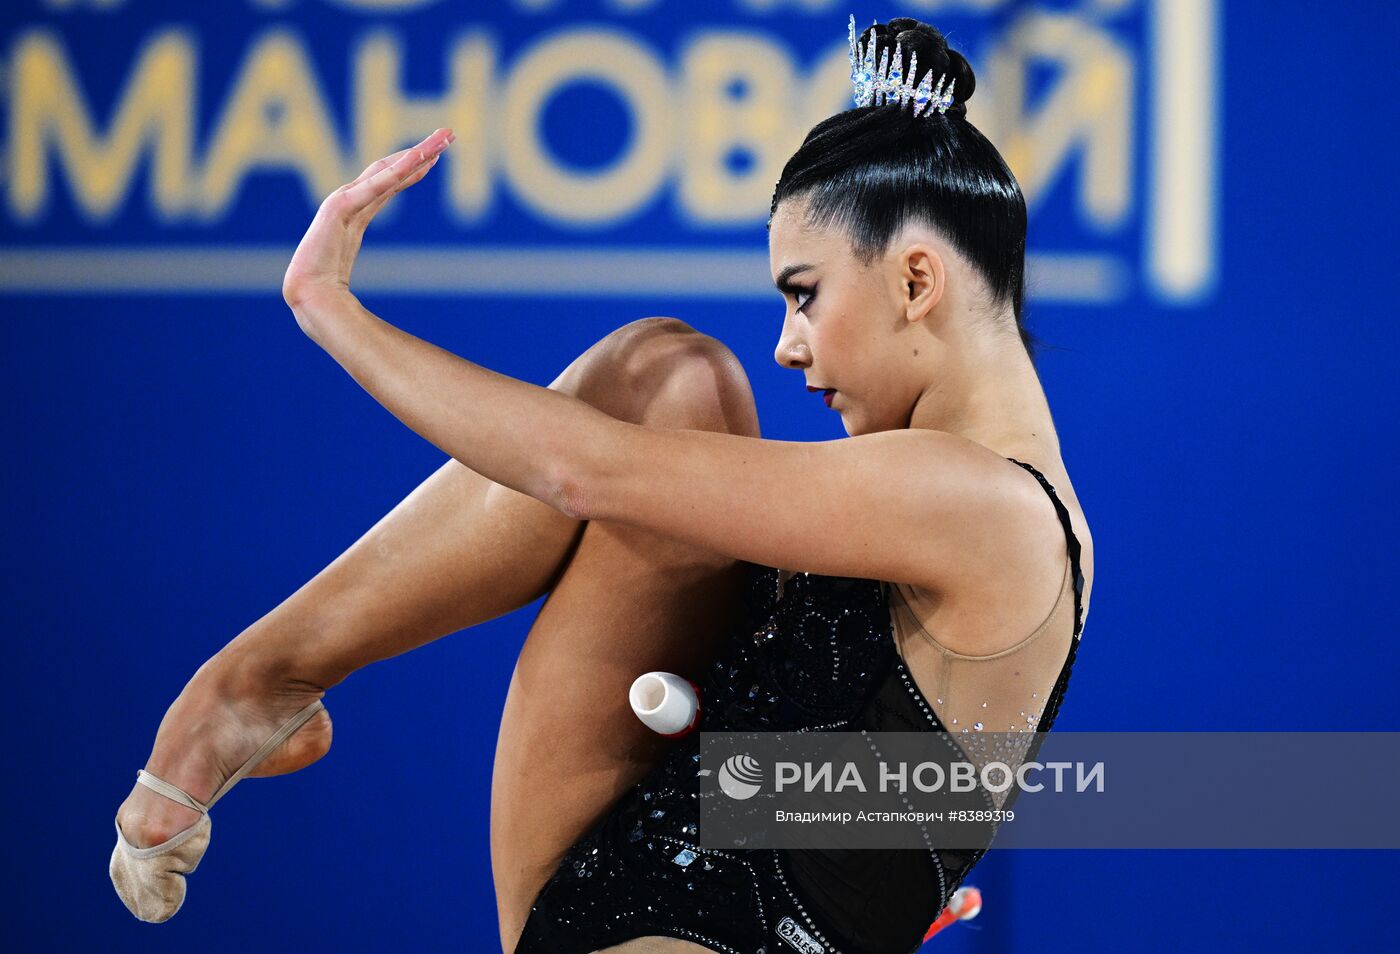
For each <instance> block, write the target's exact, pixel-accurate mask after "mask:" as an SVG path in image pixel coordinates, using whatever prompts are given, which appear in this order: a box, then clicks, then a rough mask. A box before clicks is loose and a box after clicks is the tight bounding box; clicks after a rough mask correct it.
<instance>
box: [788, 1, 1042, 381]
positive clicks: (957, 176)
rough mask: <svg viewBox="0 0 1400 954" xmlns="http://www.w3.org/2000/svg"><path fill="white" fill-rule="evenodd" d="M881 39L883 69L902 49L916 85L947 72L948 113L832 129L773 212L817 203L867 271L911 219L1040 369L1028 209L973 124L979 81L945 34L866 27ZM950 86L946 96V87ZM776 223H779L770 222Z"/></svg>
mask: <svg viewBox="0 0 1400 954" xmlns="http://www.w3.org/2000/svg"><path fill="white" fill-rule="evenodd" d="M872 29H873V30H874V31H875V37H876V41H875V42H876V46H875V62H876V63H878V62H879V61H880V57H881V55H882V54H883V53H884V51H885V50H886V49H888V50H889V51H890V55H891V56H893V55H894V48H895V45H896V44H898V45H900V46H901V48H902V50H901V52H902V63H901V64H900V66H901V69H902V70H903V72H904V75H905V76H908V75H909V72H908V71H909V60H910V54H911V53H914V52H917V53H918V75H917V76H915V77H914V78H913V81H914V83H915V85H917V84H918V83H920V82H922V80H923V78H924V75H925V74H926V73H932V74H933V84H934V86H937V85H938V78H939V77H940V76H942V75H944V74H945V73H946V74H947V76H948V81H949V82H952V81H954V80H956V85H955V86H954V87H953V97H954V99H953V104H952V105H951V106H949V107H948V110H947V112H946V113H942V114H940V113H937V112H933V113H931V114H930V113H926V114H924V115H922V116H917V117H916V116H914V114H913V111H912V110H911V109H910V108H909V107H905V108H903V109H900V108H896V107H894V106H863V107H857V108H855V109H848V110H846V111H845V112H843V113H837V114H836V115H835V116H832V117H830V118H829V119H825V120H822V121H821V122H820V123H818V124H817V125H816V126H814V127H813V128H812V130H811V132H809V133H808V134H807V138H806V139H805V140H804V141H803V143H802V146H801V147H800V148H799V149H798V150H797V152H796V153H794V154H793V156H792V158H791V159H789V160H788V162H787V165H786V166H784V167H783V174H782V176H781V177H780V178H779V179H778V186H777V188H776V189H775V190H774V192H773V204H772V207H771V209H770V214H771V213H776V212H777V210H778V205H779V203H781V202H782V201H783V200H785V199H791V198H797V197H802V198H805V199H807V200H808V201H809V202H810V206H809V208H808V210H807V218H808V221H809V223H810V224H811V225H813V226H815V227H818V228H825V227H831V226H837V227H840V228H841V229H843V230H844V231H845V232H846V233H847V234H848V235H849V236H850V238H851V244H852V247H853V249H854V252H855V255H856V259H857V261H859V262H860V263H861V264H862V265H869V264H870V263H871V262H873V261H874V260H875V259H876V258H877V257H878V256H880V255H883V254H884V253H885V251H886V250H887V249H888V247H889V244H890V241H891V240H892V239H893V238H894V236H895V235H897V234H898V233H899V232H900V231H901V230H902V229H903V228H904V226H905V225H906V224H907V223H909V222H911V221H921V222H928V223H930V224H931V225H933V226H934V227H936V228H937V229H939V230H940V231H941V232H942V233H943V234H944V235H945V236H946V237H947V238H948V240H949V241H950V242H952V243H953V245H954V246H955V247H956V248H957V249H958V250H959V251H960V252H962V253H963V254H964V255H965V256H967V258H968V260H969V261H970V262H971V263H972V264H973V266H974V267H975V268H976V269H977V270H978V272H979V273H980V274H981V275H982V276H983V277H984V278H985V279H986V281H987V285H988V287H989V288H990V289H991V291H992V296H993V299H994V303H995V304H1005V303H1008V302H1009V303H1010V304H1011V306H1012V311H1013V313H1014V315H1015V317H1016V326H1017V330H1018V331H1019V333H1020V336H1021V342H1022V344H1023V345H1024V346H1025V348H1026V351H1027V353H1028V354H1029V355H1030V356H1031V358H1032V360H1034V358H1035V350H1036V348H1037V347H1038V345H1039V342H1038V341H1037V340H1036V339H1035V337H1034V336H1033V335H1032V334H1031V333H1030V332H1029V331H1028V330H1027V329H1026V327H1025V324H1024V322H1023V320H1022V305H1023V301H1024V298H1025V270H1026V200H1025V197H1024V196H1023V195H1022V194H1021V187H1020V185H1019V184H1018V183H1017V182H1016V177H1015V176H1014V175H1012V174H1011V169H1010V168H1009V167H1008V166H1007V164H1006V161H1005V160H1004V159H1002V157H1001V153H999V152H997V149H996V147H995V146H993V145H992V144H991V142H990V141H988V139H987V137H985V136H983V135H982V133H981V132H979V131H978V130H977V128H976V127H975V126H973V125H972V123H970V122H968V121H967V106H966V103H967V100H968V99H969V98H970V97H971V96H972V94H973V92H974V91H975V90H976V89H977V77H976V76H975V75H974V74H973V72H972V67H971V66H970V65H968V62H967V60H966V58H964V57H963V55H962V54H961V53H959V52H958V51H957V50H954V49H951V48H949V46H948V41H947V40H945V39H944V38H943V34H942V33H940V32H938V30H936V29H935V28H933V27H932V26H929V25H928V24H927V23H921V22H919V21H918V20H915V19H913V18H911V17H896V18H895V19H893V20H891V21H889V22H888V23H879V24H876V25H875V26H874V27H867V28H866V29H865V31H864V32H863V33H859V34H857V35H858V36H862V37H863V36H868V35H869V34H870V31H871V30H872ZM945 88H946V86H945ZM770 225H771V218H770Z"/></svg>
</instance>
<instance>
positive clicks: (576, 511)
mask: <svg viewBox="0 0 1400 954" xmlns="http://www.w3.org/2000/svg"><path fill="white" fill-rule="evenodd" d="M540 499H542V500H543V501H544V502H545V503H547V504H549V505H550V506H551V507H553V508H554V509H555V510H558V511H559V512H560V513H562V514H563V515H564V516H566V517H570V518H572V519H574V520H594V519H596V518H597V516H598V513H597V506H596V502H597V495H596V493H595V492H594V490H593V486H592V481H590V480H587V479H585V478H583V477H582V476H580V475H579V474H578V473H577V472H576V471H573V470H567V469H564V468H556V469H555V470H554V471H553V472H552V474H551V476H550V479H549V481H548V482H547V486H546V487H545V493H544V495H543V496H542V497H541V498H540Z"/></svg>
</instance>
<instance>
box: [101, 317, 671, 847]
mask: <svg viewBox="0 0 1400 954" xmlns="http://www.w3.org/2000/svg"><path fill="white" fill-rule="evenodd" d="M674 324H679V323H674ZM682 327H683V326H682ZM626 328H627V329H630V330H629V332H628V335H627V336H626V337H627V338H628V339H629V340H632V339H643V338H650V339H655V340H657V341H660V342H664V341H667V340H670V339H674V338H675V337H676V335H675V331H676V329H675V327H674V326H673V325H672V324H667V323H664V322H656V321H651V322H634V323H632V325H629V326H626ZM618 350H621V349H619V348H618V333H614V335H610V336H608V338H605V339H603V341H600V342H599V343H598V344H596V345H594V346H593V348H591V349H589V351H587V352H585V353H584V355H581V356H580V358H579V359H578V360H577V361H575V362H574V363H573V364H572V365H571V366H570V367H569V368H567V369H566V370H565V371H564V372H563V373H562V374H561V375H560V376H559V377H558V378H557V379H556V380H555V382H554V383H553V384H551V385H550V387H551V388H554V389H557V390H561V391H564V392H565V393H570V394H573V395H574V396H576V397H578V398H580V399H581V400H585V401H588V402H589V403H590V404H593V405H594V406H595V407H598V408H599V409H600V410H602V411H604V412H605V413H608V414H611V415H614V416H617V417H619V418H628V417H629V416H631V415H635V414H637V413H638V412H639V407H640V406H639V403H638V401H637V398H636V396H635V395H633V394H628V393H625V392H619V391H618V390H617V389H616V388H613V387H609V386H605V384H606V382H603V381H600V380H599V379H598V378H597V376H596V375H593V374H590V373H587V372H588V369H589V368H591V367H593V366H595V365H596V364H598V356H599V355H600V354H608V353H612V352H615V351H618ZM654 350H657V349H654ZM659 350H662V351H664V349H659ZM590 356H592V357H590ZM633 370H634V371H636V372H637V373H638V374H639V375H642V374H643V372H644V371H645V369H640V368H639V369H633ZM581 528H582V525H581V524H580V523H579V521H576V520H574V519H572V518H569V517H567V516H565V515H564V514H562V513H560V512H558V511H557V510H554V509H553V508H552V507H550V506H548V505H546V504H544V503H541V502H540V501H538V500H535V499H534V498H531V497H529V496H526V495H524V494H520V493H517V492H515V491H513V490H511V489H509V488H506V487H503V486H501V485H499V484H496V483H494V482H492V481H489V480H487V479H486V478H484V477H482V476H480V475H479V474H476V473H475V472H474V471H471V470H470V469H468V468H467V467H465V466H463V465H462V464H460V463H458V462H457V461H454V460H449V461H448V462H446V463H445V464H444V465H443V466H442V467H441V468H439V470H438V471H437V472H436V473H434V474H433V475H431V476H430V477H429V478H428V479H427V480H426V481H425V482H424V483H423V484H422V485H421V486H419V487H418V488H417V489H416V490H414V491H413V493H411V494H410V495H409V496H408V497H407V498H406V499H405V500H404V501H402V502H401V503H400V504H399V505H398V506H396V507H395V508H394V509H393V510H392V511H390V513H389V514H387V515H386V516H385V517H384V518H383V519H381V520H380V521H379V522H378V523H376V524H375V525H374V526H373V527H372V528H371V529H370V530H369V531H367V532H366V533H365V534H364V536H362V537H361V538H360V539H359V540H357V541H356V542H355V544H354V545H352V546H351V547H350V548H349V549H348V550H347V551H346V552H345V553H344V554H342V555H341V556H340V557H338V558H337V559H336V560H335V561H334V562H332V563H331V564H330V565H329V566H327V567H326V568H325V569H324V570H322V571H321V572H320V573H318V574H317V575H316V576H315V577H314V578H313V579H312V580H311V581H310V582H308V583H307V584H305V585H304V586H303V587H301V588H300V589H299V590H297V591H296V592H295V593H294V594H292V595H291V596H290V597H288V598H287V599H286V600H285V601H283V602H282V603H281V604H280V605H279V606H277V607H276V608H275V609H273V610H272V611H271V612H269V613H268V614H267V615H266V616H264V617H263V618H262V619H260V620H258V621H257V622H256V623H254V624H253V625H252V626H250V627H249V628H248V629H247V630H245V631H244V632H243V633H241V634H240V635H239V636H238V637H237V638H236V639H234V640H233V641H231V642H230V643H229V644H228V645H227V646H226V647H224V649H223V650H221V651H220V652H219V653H217V654H216V655H215V656H214V657H213V658H211V659H210V660H209V661H208V662H206V663H205V664H204V665H203V666H201V667H200V669H199V671H198V672H196V673H195V675H194V677H192V678H191V680H190V682H189V683H188V684H187V685H186V686H185V689H184V691H183V692H182V693H181V694H180V696H179V697H178V698H177V699H176V700H175V702H174V703H173V704H172V705H171V706H170V708H169V710H168V711H167V712H166V714H165V717H164V718H163V719H162V721H161V724H160V727H159V730H158V731H157V734H156V739H155V743H154V746H153V749H152V752H151V756H150V758H149V759H148V761H147V763H146V766H145V767H146V770H147V771H149V772H151V773H152V774H154V775H156V776H158V777H160V778H163V779H165V780H166V781H169V782H170V783H172V784H174V785H176V786H178V787H180V788H182V789H184V790H185V791H186V792H188V793H189V794H190V795H192V796H194V797H195V798H197V799H200V800H205V799H207V798H208V797H209V796H210V795H212V794H213V792H214V791H215V790H216V789H217V788H218V787H219V785H220V784H222V782H223V781H224V779H226V778H228V777H229V776H230V775H231V774H232V773H233V772H234V770H235V769H236V768H237V767H238V766H239V765H241V764H242V763H243V761H244V760H245V759H246V758H247V757H248V756H249V755H251V754H252V753H253V751H254V750H255V749H256V748H257V747H258V746H259V745H261V744H262V742H263V741H264V740H265V739H267V738H268V737H270V736H271V735H272V734H273V732H274V731H275V730H276V729H277V727H278V726H280V725H281V724H282V723H283V722H285V721H286V719H287V718H289V717H290V716H291V715H292V714H293V713H295V712H297V711H298V710H300V709H301V708H302V707H303V706H305V705H306V704H307V702H309V701H311V700H312V699H316V698H319V697H320V696H321V695H323V694H324V691H325V690H326V689H328V688H330V687H331V686H334V685H335V684H337V683H338V682H340V681H341V680H343V679H344V678H345V677H346V676H347V675H348V674H349V673H350V672H352V671H353V670H354V669H356V668H360V667H361V666H364V665H367V664H368V663H370V662H373V661H375V660H377V659H384V658H387V657H389V656H393V655H397V654H399V653H402V652H406V651H407V650H409V649H412V648H414V647H416V646H420V645H422V644H424V643H426V642H429V641H431V640H433V639H436V638H438V637H441V636H443V635H446V634H448V633H451V632H455V631H457V630H459V629H463V628H466V627H468V626H472V625H475V624H476V623H479V622H483V621H485V620H489V619H492V618H495V617H497V616H500V615H502V614H503V613H506V612H509V611H511V610H513V609H517V608H519V607H520V606H523V605H526V604H527V603H529V602H531V601H532V600H534V599H536V598H538V597H539V596H540V595H542V594H543V593H545V592H547V591H548V589H549V588H550V587H551V586H552V585H553V583H554V581H555V580H556V579H557V577H558V574H559V572H560V570H561V569H562V567H563V565H564V563H565V561H566V559H567V556H568V554H569V553H570V551H571V550H572V548H573V547H574V545H575V544H576V542H577V540H578V536H579V534H580V532H581ZM330 742H331V722H330V718H329V716H328V715H327V714H326V713H325V712H319V713H317V715H316V716H315V717H313V718H312V719H311V721H310V722H308V723H307V724H306V725H305V726H303V727H302V728H301V729H300V730H298V731H297V732H296V733H295V734H294V735H293V736H292V737H291V738H290V739H288V740H287V741H286V742H285V743H284V744H283V745H282V746H281V747H280V748H279V749H278V750H277V751H276V752H274V753H273V754H272V755H271V756H270V757H269V758H268V759H267V760H266V761H265V762H264V763H263V764H262V766H261V767H260V768H259V769H258V770H257V771H255V772H254V773H253V775H255V776H262V775H276V774H281V773H285V772H291V771H295V770H297V769H299V768H302V767H304V766H306V765H308V764H310V763H311V762H314V761H315V760H316V759H318V758H320V757H321V756H322V755H324V754H325V752H326V750H327V749H328V748H329V746H330ZM198 817H199V816H198V814H197V813H195V812H194V811H193V810H191V809H189V808H186V807H185V806H183V805H179V804H177V803H175V802H173V801H170V800H169V799H167V798H165V797H163V796H161V795H159V794H157V793H155V792H153V791H151V790H150V789H148V788H146V787H145V786H142V785H134V786H133V788H132V790H131V793H130V794H129V795H128V797H127V799H126V801H124V802H123V803H122V806H121V808H120V809H119V811H118V821H119V824H120V825H121V827H122V830H123V832H124V833H125V835H126V837H127V839H128V840H129V841H130V842H131V843H132V844H134V845H137V846H145V845H154V844H158V843H160V842H163V841H165V840H166V839H167V838H169V837H171V836H172V835H174V834H176V833H177V832H180V831H182V830H184V829H186V828H188V827H189V826H190V825H192V824H193V823H194V822H195V821H196V820H198Z"/></svg>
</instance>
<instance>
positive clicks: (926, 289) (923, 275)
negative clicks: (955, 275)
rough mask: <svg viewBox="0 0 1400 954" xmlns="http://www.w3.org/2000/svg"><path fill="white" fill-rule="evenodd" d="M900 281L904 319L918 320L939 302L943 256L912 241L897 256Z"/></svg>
mask: <svg viewBox="0 0 1400 954" xmlns="http://www.w3.org/2000/svg"><path fill="white" fill-rule="evenodd" d="M899 264H900V281H901V282H902V283H903V286H904V295H903V299H904V307H905V317H907V318H908V319H909V320H910V321H922V320H924V318H926V317H928V314H929V312H931V311H933V309H934V308H936V307H937V306H938V303H939V302H940V301H942V300H943V291H944V289H945V288H947V283H948V273H947V271H946V269H944V267H943V256H942V255H940V254H939V253H938V250H937V249H935V248H934V247H933V246H932V245H929V244H928V243H927V242H915V243H914V244H913V245H910V246H909V247H908V248H906V249H905V250H904V254H903V255H901V256H900V260H899Z"/></svg>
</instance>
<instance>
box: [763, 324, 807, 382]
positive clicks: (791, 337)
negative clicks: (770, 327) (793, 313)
mask: <svg viewBox="0 0 1400 954" xmlns="http://www.w3.org/2000/svg"><path fill="white" fill-rule="evenodd" d="M773 360H774V361H776V362H778V364H779V365H780V366H782V367H784V368H789V369H794V370H796V369H800V368H806V367H810V366H811V364H812V351H811V349H810V348H808V347H807V343H806V342H805V341H803V340H802V336H801V335H800V334H799V333H798V331H797V328H796V327H795V322H792V321H789V320H784V321H783V333H782V334H780V335H779V336H778V346H777V347H776V348H774V349H773Z"/></svg>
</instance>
